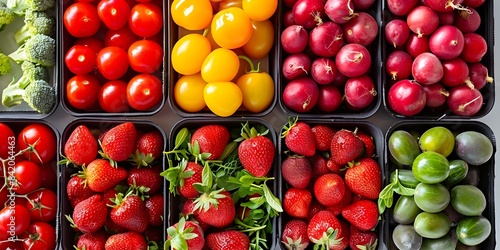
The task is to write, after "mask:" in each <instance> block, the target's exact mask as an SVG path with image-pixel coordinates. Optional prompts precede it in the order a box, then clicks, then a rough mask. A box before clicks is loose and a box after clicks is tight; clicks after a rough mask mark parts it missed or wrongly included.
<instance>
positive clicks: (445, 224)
mask: <svg viewBox="0 0 500 250" xmlns="http://www.w3.org/2000/svg"><path fill="white" fill-rule="evenodd" d="M413 227H414V228H415V232H417V233H418V234H419V235H421V236H422V237H424V238H431V239H437V238H441V237H443V236H445V235H446V234H447V233H448V232H449V231H450V219H448V216H446V214H444V213H443V212H439V213H428V212H421V213H420V214H418V215H417V217H416V218H415V222H414V223H413Z"/></svg>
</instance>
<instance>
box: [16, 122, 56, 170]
mask: <svg viewBox="0 0 500 250" xmlns="http://www.w3.org/2000/svg"><path fill="white" fill-rule="evenodd" d="M16 143H17V146H18V148H19V150H25V149H27V148H31V150H27V151H26V152H24V154H23V156H24V157H25V158H26V159H28V160H31V161H33V162H35V163H42V164H46V163H49V162H50V161H52V160H53V159H54V158H55V156H56V152H57V138H56V135H55V133H54V130H52V129H51V128H50V127H49V126H48V125H45V124H43V123H32V124H30V125H28V126H26V127H25V128H24V129H23V130H21V132H20V133H19V135H18V138H17V141H16Z"/></svg>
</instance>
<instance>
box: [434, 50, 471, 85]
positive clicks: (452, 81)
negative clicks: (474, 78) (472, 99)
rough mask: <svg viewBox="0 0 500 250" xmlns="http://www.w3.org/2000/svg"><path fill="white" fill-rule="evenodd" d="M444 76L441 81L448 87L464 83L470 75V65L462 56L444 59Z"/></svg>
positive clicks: (442, 63)
mask: <svg viewBox="0 0 500 250" xmlns="http://www.w3.org/2000/svg"><path fill="white" fill-rule="evenodd" d="M441 65H443V78H442V79H441V82H442V83H443V85H445V86H446V87H454V86H457V85H460V84H462V83H464V82H465V81H466V80H467V78H468V77H469V66H467V63H465V62H464V60H462V59H460V57H456V58H453V59H451V60H446V61H442V62H441Z"/></svg>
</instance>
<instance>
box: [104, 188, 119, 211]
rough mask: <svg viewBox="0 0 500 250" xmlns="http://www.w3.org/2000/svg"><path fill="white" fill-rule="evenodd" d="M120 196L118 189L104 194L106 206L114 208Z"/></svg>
mask: <svg viewBox="0 0 500 250" xmlns="http://www.w3.org/2000/svg"><path fill="white" fill-rule="evenodd" d="M117 195H118V191H117V190H116V188H111V189H108V190H106V191H104V192H103V193H102V198H103V199H104V200H105V201H106V205H108V206H109V207H112V206H113V205H114V204H115V203H114V202H113V201H114V200H115V198H116V196H117Z"/></svg>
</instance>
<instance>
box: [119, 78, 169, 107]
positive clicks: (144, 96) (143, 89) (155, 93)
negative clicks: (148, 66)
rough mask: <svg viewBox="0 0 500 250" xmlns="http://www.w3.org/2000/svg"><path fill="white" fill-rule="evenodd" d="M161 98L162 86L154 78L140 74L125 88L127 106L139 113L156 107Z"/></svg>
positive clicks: (158, 80)
mask: <svg viewBox="0 0 500 250" xmlns="http://www.w3.org/2000/svg"><path fill="white" fill-rule="evenodd" d="M162 97H163V85H162V83H161V81H160V79H158V78H157V77H156V76H154V75H150V74H140V75H137V76H135V77H133V78H132V79H130V81H129V83H128V86H127V100H128V103H129V105H130V106H131V107H132V108H134V109H136V110H140V111H145V110H148V109H151V108H152V107H154V106H156V105H158V104H159V103H160V102H161V99H162Z"/></svg>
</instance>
